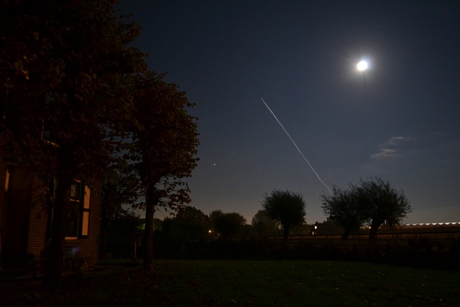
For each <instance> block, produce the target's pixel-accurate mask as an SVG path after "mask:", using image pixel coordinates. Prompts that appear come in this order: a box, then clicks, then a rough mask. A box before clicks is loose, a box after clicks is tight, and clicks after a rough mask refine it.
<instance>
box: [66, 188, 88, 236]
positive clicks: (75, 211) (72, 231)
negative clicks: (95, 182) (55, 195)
mask: <svg viewBox="0 0 460 307" xmlns="http://www.w3.org/2000/svg"><path fill="white" fill-rule="evenodd" d="M90 200H91V189H90V188H89V187H87V186H86V185H84V184H83V183H81V182H80V181H77V180H75V181H74V183H73V184H72V186H71V187H70V201H69V208H68V210H67V229H66V239H67V240H69V239H70V240H71V239H78V238H82V237H88V235H89V214H90V203H91V201H90Z"/></svg>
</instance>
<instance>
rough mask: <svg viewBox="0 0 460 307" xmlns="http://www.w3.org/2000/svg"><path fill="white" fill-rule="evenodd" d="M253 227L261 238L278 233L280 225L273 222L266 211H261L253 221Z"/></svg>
mask: <svg viewBox="0 0 460 307" xmlns="http://www.w3.org/2000/svg"><path fill="white" fill-rule="evenodd" d="M251 225H252V227H253V229H254V231H255V232H256V234H257V235H258V236H259V237H261V238H264V237H268V236H270V235H275V234H277V233H278V229H279V228H278V225H279V223H278V222H276V221H274V220H272V219H271V218H270V217H269V216H268V215H267V212H266V211H265V210H259V211H257V213H256V214H255V215H254V217H253V218H252V220H251Z"/></svg>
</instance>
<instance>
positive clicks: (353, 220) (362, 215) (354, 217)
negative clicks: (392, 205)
mask: <svg viewBox="0 0 460 307" xmlns="http://www.w3.org/2000/svg"><path fill="white" fill-rule="evenodd" d="M321 200H322V203H323V204H322V208H323V211H324V213H325V214H327V215H328V216H329V219H330V220H331V221H335V222H338V223H339V224H340V225H341V226H342V227H343V228H344V233H343V235H342V240H347V239H348V237H349V236H350V234H351V232H352V231H355V230H359V228H360V227H361V225H362V224H363V222H364V221H365V220H366V219H367V212H366V210H365V209H366V208H365V207H361V206H360V205H362V202H358V201H357V198H356V195H355V194H354V193H353V191H346V190H342V189H340V188H338V187H336V186H334V187H333V190H332V195H331V196H329V195H321Z"/></svg>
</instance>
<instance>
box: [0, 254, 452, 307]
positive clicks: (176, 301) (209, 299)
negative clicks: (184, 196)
mask: <svg viewBox="0 0 460 307" xmlns="http://www.w3.org/2000/svg"><path fill="white" fill-rule="evenodd" d="M102 268H104V269H101V270H97V271H94V272H92V273H89V274H84V275H81V276H75V277H69V278H67V279H66V280H65V281H64V282H63V283H62V285H61V287H60V289H58V290H55V291H54V292H49V291H45V290H43V289H42V287H41V283H40V282H39V281H20V282H11V281H10V282H4V283H0V287H1V288H0V306H18V305H23V306H27V305H31V306H50V305H51V306H54V305H62V306H64V305H65V306H88V305H89V306H91V305H92V306H99V305H107V303H115V304H116V305H118V306H119V305H120V304H121V305H126V306H128V305H132V304H133V303H136V302H137V303H139V304H136V305H137V306H138V305H145V306H460V272H459V271H453V272H449V271H435V270H423V269H412V268H403V267H395V266H388V265H377V264H368V263H353V262H339V261H337V262H327V261H250V260H237V261H219V260H212V261H192V260H157V261H155V270H154V272H153V273H146V272H143V271H140V270H139V269H138V268H132V267H127V266H114V265H111V266H103V267H102ZM2 303H4V304H2ZM69 303H70V304H69Z"/></svg>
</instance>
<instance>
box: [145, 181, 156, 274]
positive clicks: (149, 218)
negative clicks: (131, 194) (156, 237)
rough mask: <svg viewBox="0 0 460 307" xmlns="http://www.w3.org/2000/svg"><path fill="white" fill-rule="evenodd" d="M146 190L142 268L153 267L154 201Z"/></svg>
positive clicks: (148, 268) (149, 268)
mask: <svg viewBox="0 0 460 307" xmlns="http://www.w3.org/2000/svg"><path fill="white" fill-rule="evenodd" d="M151 194H152V193H151V192H150V191H148V190H147V195H146V199H145V230H144V242H143V243H144V261H143V268H144V270H151V269H152V268H153V215H154V213H155V205H156V202H155V200H154V198H153V197H152V196H151Z"/></svg>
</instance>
